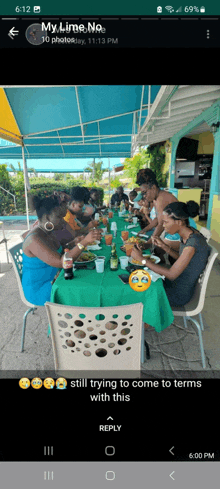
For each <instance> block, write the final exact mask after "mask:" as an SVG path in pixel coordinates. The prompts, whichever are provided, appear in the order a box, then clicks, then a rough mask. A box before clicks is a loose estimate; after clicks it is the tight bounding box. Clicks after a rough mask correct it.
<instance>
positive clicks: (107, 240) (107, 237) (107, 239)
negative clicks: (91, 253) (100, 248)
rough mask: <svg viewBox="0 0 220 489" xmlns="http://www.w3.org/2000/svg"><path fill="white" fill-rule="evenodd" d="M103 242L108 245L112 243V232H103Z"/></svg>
mask: <svg viewBox="0 0 220 489" xmlns="http://www.w3.org/2000/svg"><path fill="white" fill-rule="evenodd" d="M105 243H106V245H108V246H109V245H111V244H112V234H105Z"/></svg>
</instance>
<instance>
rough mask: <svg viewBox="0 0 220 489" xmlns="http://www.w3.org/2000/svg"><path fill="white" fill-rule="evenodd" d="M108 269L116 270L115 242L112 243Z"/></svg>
mask: <svg viewBox="0 0 220 489" xmlns="http://www.w3.org/2000/svg"><path fill="white" fill-rule="evenodd" d="M110 270H112V271H115V270H118V255H117V251H116V245H115V243H113V244H112V251H111V257H110Z"/></svg>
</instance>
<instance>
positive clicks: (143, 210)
mask: <svg viewBox="0 0 220 489" xmlns="http://www.w3.org/2000/svg"><path fill="white" fill-rule="evenodd" d="M139 204H140V206H141V207H140V211H139V212H140V214H142V216H143V219H142V223H143V224H142V231H141V233H142V234H143V233H147V235H148V236H149V237H150V236H151V235H152V234H153V232H154V230H155V227H156V226H157V223H158V221H157V215H156V210H155V207H154V205H153V202H148V200H147V199H142V200H139Z"/></svg>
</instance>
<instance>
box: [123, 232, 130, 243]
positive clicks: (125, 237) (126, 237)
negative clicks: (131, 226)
mask: <svg viewBox="0 0 220 489" xmlns="http://www.w3.org/2000/svg"><path fill="white" fill-rule="evenodd" d="M128 236H129V231H121V237H122V239H123V241H126V239H128Z"/></svg>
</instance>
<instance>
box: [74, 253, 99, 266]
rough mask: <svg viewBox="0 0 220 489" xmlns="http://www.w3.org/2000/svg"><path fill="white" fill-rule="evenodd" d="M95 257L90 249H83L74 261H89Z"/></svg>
mask: <svg viewBox="0 0 220 489" xmlns="http://www.w3.org/2000/svg"><path fill="white" fill-rule="evenodd" d="M95 258H96V255H94V253H91V252H90V251H86V252H85V251H83V252H82V253H81V255H80V256H79V257H78V258H77V260H76V263H78V262H80V263H82V262H86V261H91V260H94V259H95Z"/></svg>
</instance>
